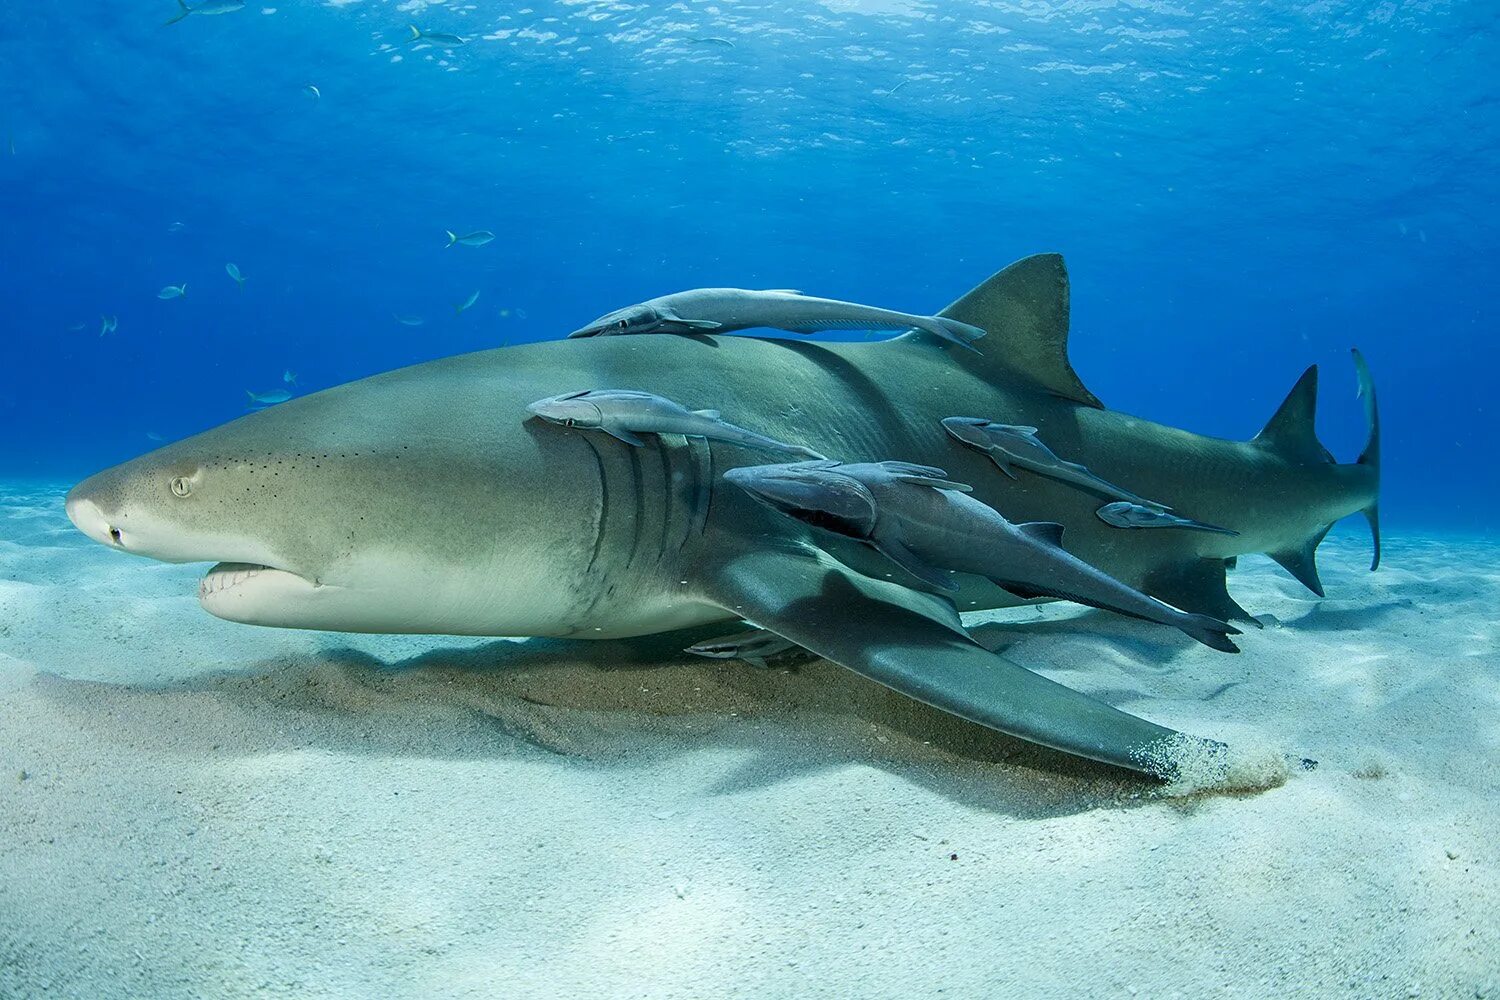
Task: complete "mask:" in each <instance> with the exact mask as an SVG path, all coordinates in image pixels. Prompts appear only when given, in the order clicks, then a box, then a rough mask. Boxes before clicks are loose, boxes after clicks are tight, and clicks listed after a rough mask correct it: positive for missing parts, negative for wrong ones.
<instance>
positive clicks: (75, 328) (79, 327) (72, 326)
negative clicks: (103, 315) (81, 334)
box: [68, 323, 88, 333]
mask: <svg viewBox="0 0 1500 1000" xmlns="http://www.w3.org/2000/svg"><path fill="white" fill-rule="evenodd" d="M85 326H88V324H87V323H70V324H69V325H68V329H69V330H72V331H73V332H74V333H77V332H78V331H79V330H82V329H83V328H84V327H85Z"/></svg>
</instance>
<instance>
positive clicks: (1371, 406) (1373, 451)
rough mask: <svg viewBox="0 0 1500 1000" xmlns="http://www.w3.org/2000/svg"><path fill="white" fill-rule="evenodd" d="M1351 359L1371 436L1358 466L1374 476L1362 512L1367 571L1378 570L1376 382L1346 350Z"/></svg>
mask: <svg viewBox="0 0 1500 1000" xmlns="http://www.w3.org/2000/svg"><path fill="white" fill-rule="evenodd" d="M1349 353H1350V354H1352V355H1353V356H1354V373H1355V376H1356V377H1357V378H1358V379H1359V398H1360V400H1361V401H1362V402H1363V403H1364V404H1365V426H1367V427H1368V428H1369V429H1370V435H1369V437H1368V438H1366V439H1365V450H1364V451H1363V452H1361V453H1360V456H1359V462H1358V464H1360V465H1367V466H1369V467H1370V471H1371V472H1373V473H1374V474H1375V499H1374V500H1371V501H1370V505H1369V506H1368V507H1366V508H1365V509H1364V515H1365V520H1366V521H1368V522H1370V541H1371V542H1372V543H1373V544H1374V546H1375V554H1374V555H1373V556H1372V557H1371V558H1370V571H1371V572H1374V571H1375V570H1377V569H1379V568H1380V409H1379V407H1377V406H1376V405H1375V379H1374V378H1373V377H1372V376H1371V375H1370V366H1369V365H1368V364H1366V363H1365V356H1364V355H1363V354H1361V353H1359V348H1357V347H1353V348H1350V349H1349Z"/></svg>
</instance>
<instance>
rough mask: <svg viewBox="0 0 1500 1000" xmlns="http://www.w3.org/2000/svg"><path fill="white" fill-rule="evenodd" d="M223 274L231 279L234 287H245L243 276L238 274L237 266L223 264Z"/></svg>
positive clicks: (238, 267) (238, 268)
mask: <svg viewBox="0 0 1500 1000" xmlns="http://www.w3.org/2000/svg"><path fill="white" fill-rule="evenodd" d="M224 273H225V274H227V275H229V276H230V277H231V278H233V279H234V283H235V284H236V285H239V286H240V287H241V288H244V287H245V276H244V275H243V274H241V273H240V266H239V265H238V264H225V265H224Z"/></svg>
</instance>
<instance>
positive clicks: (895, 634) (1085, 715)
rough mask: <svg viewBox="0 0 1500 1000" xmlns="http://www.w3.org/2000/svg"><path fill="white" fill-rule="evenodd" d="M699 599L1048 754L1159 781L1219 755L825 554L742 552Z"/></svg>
mask: <svg viewBox="0 0 1500 1000" xmlns="http://www.w3.org/2000/svg"><path fill="white" fill-rule="evenodd" d="M705 596H707V597H709V598H710V599H711V600H713V601H715V602H716V603H718V604H719V605H720V606H722V607H723V608H725V609H726V610H728V611H730V612H731V613H733V614H736V615H743V616H747V617H749V618H752V619H753V620H754V621H755V622H756V623H757V624H759V625H761V626H762V627H764V628H767V629H770V630H771V631H773V632H775V633H777V634H778V635H781V636H783V637H784V638H786V639H788V640H790V641H792V642H795V643H797V644H798V645H799V646H803V647H806V648H807V649H809V650H811V651H812V652H814V653H816V654H817V655H819V656H822V657H824V658H826V659H829V660H832V661H833V662H835V663H838V664H840V665H841V666H844V667H847V668H848V669H850V670H852V671H854V672H855V673H857V674H860V675H862V676H864V677H868V678H869V679H871V680H873V681H876V682H877V683H880V684H883V685H885V686H886V687H888V688H891V689H892V690H895V691H899V692H900V693H902V694H904V695H907V696H908V697H911V698H915V699H917V700H918V701H922V702H925V703H927V704H928V705H932V706H933V707H935V708H938V709H941V710H943V711H945V712H951V713H952V714H954V715H957V716H959V717H961V718H964V719H968V720H969V721H971V722H975V723H978V724H979V725H981V726H987V727H988V728H990V729H994V730H998V731H999V732H1002V733H1007V734H1009V735H1011V736H1017V737H1019V738H1021V739H1023V740H1029V741H1030V742H1033V743H1039V744H1041V745H1043V746H1048V747H1052V748H1053V749H1055V750H1061V751H1063V752H1065V753H1071V754H1076V755H1078V756H1080V757H1088V758H1090V759H1092V760H1097V761H1103V762H1105V763H1108V764H1114V765H1117V766H1119V767H1123V768H1128V769H1130V770H1132V771H1136V772H1139V773H1143V774H1149V775H1152V776H1154V777H1160V778H1170V777H1174V776H1175V774H1176V772H1177V769H1178V763H1177V762H1178V761H1179V760H1185V759H1193V760H1195V761H1202V760H1204V759H1207V760H1209V761H1213V762H1219V761H1223V760H1225V759H1226V757H1227V748H1225V747H1224V746H1223V745H1222V744H1219V743H1214V742H1211V741H1207V740H1200V739H1197V738H1194V737H1189V736H1184V735H1183V734H1181V733H1177V732H1174V731H1173V730H1171V729H1167V728H1164V727H1162V726H1158V725H1155V724H1154V723H1151V722H1147V721H1146V720H1144V719H1140V718H1137V717H1136V716H1133V715H1130V714H1128V713H1126V712H1122V711H1120V710H1118V709H1116V708H1112V707H1110V706H1109V705H1106V704H1104V703H1103V702H1100V701H1096V700H1095V699H1093V698H1090V697H1089V696H1088V695H1085V694H1082V693H1081V692H1078V691H1074V690H1072V689H1071V688H1067V687H1064V686H1063V685H1061V684H1058V683H1056V682H1054V681H1051V680H1048V679H1047V678H1045V677H1043V676H1041V675H1040V674H1036V673H1033V672H1031V671H1030V670H1027V669H1026V668H1024V667H1022V666H1021V665H1019V664H1017V663H1015V662H1014V661H1012V660H1008V659H1005V658H1004V657H1002V656H997V655H996V654H994V653H991V652H989V651H987V650H986V649H984V648H983V647H982V646H980V645H978V644H977V643H975V642H974V641H973V640H972V639H970V638H968V637H967V636H965V635H962V634H961V633H958V632H957V631H955V630H954V629H953V628H952V627H951V626H950V627H944V626H945V624H947V622H945V621H944V620H943V617H942V614H941V612H939V611H938V610H937V608H938V606H939V605H943V606H946V605H947V602H946V601H942V599H940V598H936V597H934V596H932V595H929V594H919V593H916V592H915V591H912V590H909V589H907V588H904V587H900V586H897V585H894V584H890V583H885V582H882V581H878V580H871V579H869V578H867V577H862V576H860V575H859V574H857V573H854V572H853V571H851V570H849V569H848V568H847V567H844V566H843V565H842V564H841V563H838V562H836V561H834V560H833V559H832V558H831V557H829V556H827V555H826V554H821V553H810V552H807V551H806V550H793V549H773V550H760V551H754V552H748V553H744V554H742V555H740V556H738V557H736V558H734V559H733V560H731V561H730V562H729V563H727V564H726V565H724V566H723V567H722V568H721V569H720V570H719V571H718V573H716V574H715V575H714V577H713V578H712V579H711V580H710V581H709V583H708V585H707V588H706V595H705ZM948 610H949V612H950V613H951V606H950V607H949V608H948Z"/></svg>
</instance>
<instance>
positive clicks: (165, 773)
mask: <svg viewBox="0 0 1500 1000" xmlns="http://www.w3.org/2000/svg"><path fill="white" fill-rule="evenodd" d="M61 497H62V491H61V488H60V487H53V486H31V485H24V484H14V483H12V484H5V485H0V997H4V998H6V1000H11V998H22V997H87V998H109V997H152V998H175V997H251V996H254V997H261V996H271V997H278V996H285V997H298V998H302V997H361V998H363V997H413V998H416V997H422V998H428V997H549V998H550V997H721V996H745V997H758V998H760V997H799V998H800V997H819V996H829V997H851V996H860V997H925V996H938V995H942V996H952V997H969V996H1024V997H1069V998H1076V997H1095V996H1098V997H1113V996H1131V995H1136V996H1142V997H1174V996H1175V997H1184V998H1200V997H1289V996H1323V997H1326V996H1335V997H1496V998H1500V752H1497V751H1500V616H1497V608H1500V540H1489V539H1477V538H1463V537H1441V536H1431V537H1412V536H1407V537H1402V536H1400V535H1397V536H1396V537H1392V538H1389V539H1388V540H1387V546H1386V564H1385V565H1384V566H1383V567H1382V568H1381V570H1380V571H1379V572H1378V573H1375V574H1369V573H1367V572H1365V566H1366V564H1367V562H1368V548H1367V543H1366V542H1365V540H1364V539H1363V537H1362V536H1360V535H1356V534H1353V533H1351V534H1349V535H1347V536H1342V535H1338V534H1336V535H1335V536H1333V537H1331V538H1330V539H1329V541H1328V542H1327V543H1325V545H1324V547H1323V549H1322V552H1321V553H1320V555H1321V565H1322V568H1323V578H1324V582H1325V584H1326V585H1327V589H1328V593H1329V594H1330V597H1329V598H1328V599H1326V600H1318V599H1317V598H1315V597H1313V596H1312V595H1311V594H1309V593H1307V592H1306V591H1305V590H1303V589H1302V588H1301V586H1300V585H1299V584H1297V583H1295V582H1294V581H1292V580H1291V579H1290V578H1289V577H1288V576H1287V575H1286V574H1285V573H1284V572H1282V571H1281V570H1280V569H1279V568H1277V567H1275V566H1274V565H1273V564H1271V563H1270V562H1269V561H1267V560H1264V559H1261V558H1259V557H1255V558H1246V559H1243V560H1241V567H1240V569H1239V570H1237V571H1236V572H1235V573H1233V574H1232V576H1231V589H1232V590H1233V592H1234V594H1235V596H1236V597H1237V598H1238V599H1239V601H1240V602H1241V603H1242V604H1244V605H1245V606H1246V607H1248V608H1249V609H1250V610H1251V611H1252V613H1254V614H1256V615H1258V616H1259V617H1260V618H1261V620H1262V621H1263V622H1264V623H1265V624H1266V627H1265V628H1264V629H1261V630H1258V631H1249V633H1248V634H1247V635H1245V636H1244V637H1243V643H1242V645H1243V647H1244V652H1243V653H1242V654H1241V655H1240V656H1225V655H1222V654H1218V653H1214V652H1213V651H1211V650H1208V649H1204V648H1202V647H1199V646H1196V645H1194V644H1192V643H1191V642H1190V641H1189V640H1186V639H1184V638H1182V637H1180V636H1178V635H1177V634H1176V633H1172V632H1170V631H1169V630H1166V629H1162V628H1158V627H1154V626H1149V625H1142V624H1138V623H1135V622H1131V621H1126V620H1123V619H1120V618H1118V617H1115V616H1111V615H1108V614H1104V613H1099V612H1084V611H1080V610H1079V609H1076V608H1072V607H1069V606H1065V605H1055V606H1050V607H1047V608H1045V609H1043V610H1042V611H1040V612H1038V611H1037V610H1036V609H1020V610H1018V611H1013V612H1009V613H1006V614H1004V615H1002V616H999V617H998V619H997V620H996V621H994V622H992V623H990V624H986V625H984V626H982V627H980V628H979V629H978V630H977V631H978V634H979V635H981V637H982V638H983V640H984V641H985V642H986V643H987V644H990V645H994V646H996V647H997V648H1004V649H1005V650H1006V652H1007V654H1008V655H1010V656H1011V657H1013V658H1015V659H1017V660H1018V661H1020V662H1022V663H1024V664H1026V665H1027V666H1030V667H1033V668H1035V669H1038V670H1041V671H1042V672H1045V673H1046V674H1048V675H1049V676H1052V677H1054V678H1056V679H1058V680H1060V681H1062V682H1064V683H1067V684H1069V685H1071V686H1073V687H1077V688H1080V689H1083V690H1086V691H1089V692H1091V693H1093V694H1095V695H1097V696H1099V697H1101V698H1103V699H1105V700H1106V701H1108V702H1110V703H1112V704H1115V705H1117V706H1119V707H1121V708H1125V709H1127V710H1129V711H1132V712H1135V713H1137V714H1140V715H1143V716H1145V717H1147V718H1150V719H1152V720H1154V721H1157V722H1161V723H1163V724H1167V725H1171V726H1174V727H1176V728H1179V729H1183V730H1186V731H1189V732H1192V733H1194V734H1197V735H1203V736H1212V737H1217V738H1220V739H1223V740H1226V741H1230V742H1232V743H1234V744H1236V745H1237V746H1240V747H1251V748H1262V749H1264V750H1266V751H1267V752H1275V751H1280V750H1285V751H1290V752H1296V753H1300V754H1306V755H1308V756H1311V757H1315V758H1317V759H1318V760H1319V761H1320V762H1321V766H1320V767H1319V768H1318V769H1317V770H1316V771H1313V772H1311V773H1304V774H1295V775H1293V776H1292V777H1290V778H1289V779H1288V780H1286V781H1285V782H1284V783H1282V784H1279V785H1277V786H1276V787H1272V788H1270V789H1268V790H1264V791H1260V792H1255V793H1241V794H1232V795H1230V794H1222V793H1219V794H1193V795H1185V796H1184V795H1171V794H1168V793H1167V792H1165V791H1164V790H1163V789H1161V788H1159V787H1155V786H1150V785H1146V784H1143V783H1141V782H1138V781H1136V780H1134V779H1132V778H1130V777H1129V776H1127V775H1125V774H1123V773H1122V772H1118V771H1115V770H1112V769H1109V768H1106V767H1102V766H1096V765H1093V764H1090V763H1087V762H1082V761H1077V760H1074V759H1071V758H1067V757H1064V756H1062V755H1059V754H1056V753H1052V752H1050V751H1045V750H1040V749H1037V748H1033V747H1029V746H1027V745H1025V744H1022V743H1020V742H1017V741H1014V740H1011V739H1008V738H1005V737H1001V736H998V735H995V734H992V733H988V732H986V731H984V730H982V729H979V728H977V727H974V726H970V725H968V724H966V723H962V722H958V721H956V720H952V719H950V718H948V717H946V716H944V715H942V714H941V713H938V712H935V711H933V710H930V709H928V708H926V707H924V706H921V705H918V704H915V703H913V702H911V701H909V700H907V699H904V698H902V697H900V696H898V695H895V694H893V693H890V692H887V691H885V690H884V689H882V688H880V687H878V686H876V685H874V684H872V683H870V682H867V681H865V680H863V679H861V678H859V677H856V676H854V675H852V674H850V673H848V672H847V671H844V670H842V669H840V668H837V667H835V666H832V665H830V664H827V663H824V662H814V663H808V664H802V665H798V666H796V667H795V668H778V669H772V670H757V669H756V668H754V667H751V666H748V665H745V664H740V663H720V662H710V661H703V660H695V659H693V658H691V657H686V656H683V655H681V654H679V653H677V652H676V649H677V647H678V646H679V645H680V644H681V640H680V638H679V639H677V640H676V641H673V642H668V643H665V644H663V643H662V642H661V641H659V640H655V641H651V642H647V643H640V642H637V643H617V642H610V643H564V642H542V641H529V642H516V641H510V640H499V641H497V640H455V639H445V638H437V639H434V638H407V637H395V638H391V637H370V636H347V635H337V634H327V633H310V632H291V631H279V630H271V629H255V628H250V627H245V626H237V625H232V624H229V623H226V622H221V621H218V620H216V619H214V618H211V617H209V616H208V615H206V614H205V613H204V612H203V611H201V610H200V609H199V607H198V605H197V600H196V587H197V578H198V577H199V575H200V574H201V573H202V570H203V567H195V566H164V565H159V564H154V563H150V562H146V561H144V560H139V559H134V558H131V557H128V556H122V555H120V554H119V553H115V552H110V551H108V550H106V549H104V548H103V547H101V546H97V545H94V544H93V543H91V542H89V541H87V540H86V539H84V538H83V537H82V536H81V535H78V534H77V533H75V532H74V531H73V530H72V529H71V527H70V526H69V525H68V523H67V521H66V519H65V518H64V516H63V514H62V509H61V508H62V504H61ZM1361 530H1362V529H1361Z"/></svg>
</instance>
